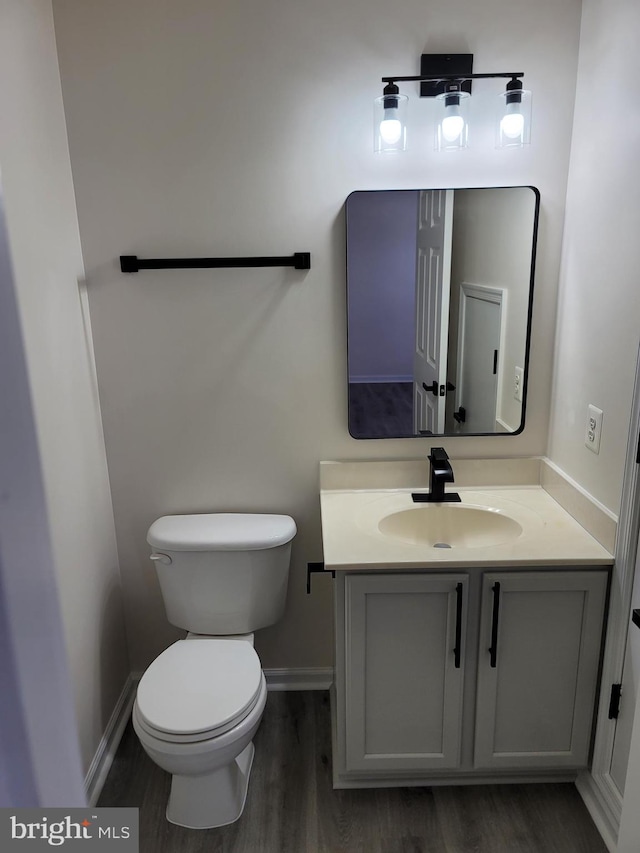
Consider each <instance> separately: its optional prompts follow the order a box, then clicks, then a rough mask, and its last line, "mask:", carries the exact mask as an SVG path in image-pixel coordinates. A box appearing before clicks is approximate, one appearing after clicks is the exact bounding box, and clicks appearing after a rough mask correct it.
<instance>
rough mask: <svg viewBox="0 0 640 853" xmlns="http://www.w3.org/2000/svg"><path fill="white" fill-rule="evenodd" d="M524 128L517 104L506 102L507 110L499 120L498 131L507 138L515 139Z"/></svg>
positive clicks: (522, 117)
mask: <svg viewBox="0 0 640 853" xmlns="http://www.w3.org/2000/svg"><path fill="white" fill-rule="evenodd" d="M523 129H524V116H523V115H522V113H521V112H520V111H519V110H518V105H517V104H508V106H507V112H506V114H505V115H504V116H503V117H502V119H501V120H500V132H501V133H504V135H505V136H506V137H508V138H509V139H517V138H518V137H519V136H521V135H522V131H523Z"/></svg>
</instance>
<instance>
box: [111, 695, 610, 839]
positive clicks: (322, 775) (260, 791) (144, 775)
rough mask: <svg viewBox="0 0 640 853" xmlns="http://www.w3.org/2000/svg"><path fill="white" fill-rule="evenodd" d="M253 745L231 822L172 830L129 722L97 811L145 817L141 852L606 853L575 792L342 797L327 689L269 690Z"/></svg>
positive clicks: (478, 790) (164, 780) (522, 788)
mask: <svg viewBox="0 0 640 853" xmlns="http://www.w3.org/2000/svg"><path fill="white" fill-rule="evenodd" d="M255 746H256V758H255V762H254V765H253V772H252V776H251V782H250V785H249V796H248V801H247V805H246V807H245V811H244V814H243V815H242V817H241V818H240V820H239V821H238V822H237V823H235V824H232V825H231V826H227V827H223V828H221V829H212V830H189V829H182V828H181V827H177V826H173V825H172V824H169V823H167V821H166V820H165V816H164V812H165V806H166V802H167V798H168V795H169V782H170V777H169V775H168V774H166V773H164V771H162V770H160V769H159V768H158V767H156V766H155V765H154V764H153V763H152V762H151V760H150V759H149V758H147V756H146V754H145V753H144V752H143V751H142V748H141V747H140V745H139V743H138V740H137V738H136V735H135V733H134V731H133V729H132V727H131V724H129V726H128V728H127V731H126V733H125V736H124V738H123V740H122V742H121V745H120V748H119V749H118V752H117V755H116V758H115V761H114V763H113V766H112V768H111V771H110V773H109V776H108V778H107V781H106V784H105V786H104V789H103V792H102V796H101V798H100V801H99V803H98V805H99V806H105V807H107V806H137V807H138V808H139V809H140V851H141V853H205V851H206V853H606V847H605V845H604V843H603V842H602V840H601V838H600V836H599V834H598V832H597V830H596V828H595V826H594V825H593V823H592V821H591V819H590V817H589V815H588V813H587V810H586V808H585V807H584V804H583V803H582V800H581V799H580V796H579V795H578V793H577V791H576V789H575V787H574V786H573V785H571V784H567V785H560V784H556V785H501V786H498V785H492V786H481V785H479V786H473V787H446V788H438V787H436V788H386V789H382V788H377V789H368V790H348V791H334V790H333V788H332V786H331V734H330V718H329V696H328V693H324V692H319V691H316V692H305V693H294V692H285V693H270V694H269V698H268V701H267V707H266V710H265V714H264V717H263V721H262V724H261V726H260V730H259V731H258V734H257V736H256V738H255Z"/></svg>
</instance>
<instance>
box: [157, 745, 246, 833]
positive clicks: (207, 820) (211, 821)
mask: <svg viewBox="0 0 640 853" xmlns="http://www.w3.org/2000/svg"><path fill="white" fill-rule="evenodd" d="M254 752H255V749H254V747H253V742H251V743H249V745H248V746H246V747H245V748H244V749H243V750H242V752H241V753H240V755H239V756H238V757H237V758H236V759H235V761H232V762H231V764H227V765H225V766H224V767H220V768H219V769H218V770H215V771H214V772H213V773H207V774H205V775H204V776H179V775H177V774H174V775H173V776H172V777H171V794H170V795H169V802H168V804H167V820H168V821H169V822H170V823H175V824H177V825H178V826H184V827H186V828H187V829H214V828H215V827H217V826H226V825H227V824H229V823H234V821H236V820H238V818H239V817H240V815H241V814H242V812H243V811H244V804H245V802H246V799H247V790H248V788H249V776H250V774H251V765H252V764H253V755H254Z"/></svg>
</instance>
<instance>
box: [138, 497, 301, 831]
mask: <svg viewBox="0 0 640 853" xmlns="http://www.w3.org/2000/svg"><path fill="white" fill-rule="evenodd" d="M295 534H296V525H295V522H294V520H293V519H292V518H290V517H289V516H286V515H266V514H264V515H262V514H244V513H210V514H202V515H179V516H164V517H163V518H159V519H158V520H157V521H155V522H154V523H153V524H152V525H151V527H150V528H149V532H148V534H147V541H148V542H149V544H150V545H151V546H152V548H153V549H154V550H153V553H152V554H151V555H150V557H151V559H152V560H153V561H154V565H155V567H156V570H157V573H158V580H159V582H160V589H161V592H162V596H163V600H164V603H165V609H166V611H167V616H168V619H169V621H170V622H171V623H172V624H174V625H176V626H178V627H180V628H183V629H186V630H187V631H188V632H189V634H188V635H187V638H186V639H184V640H178V641H177V642H175V643H174V644H173V645H171V646H169V648H168V649H165V651H163V652H162V653H161V654H160V655H159V656H158V657H157V658H156V659H155V660H154V661H153V663H152V664H151V665H150V666H149V668H148V669H147V670H146V671H145V672H144V674H143V676H142V678H141V679H140V684H139V685H138V691H137V696H136V700H135V704H134V708H133V726H134V729H135V732H136V734H137V736H138V738H139V740H140V743H141V745H142V747H143V749H144V750H145V752H146V753H147V755H149V757H150V758H151V759H152V760H153V761H154V762H155V763H156V764H157V765H158V766H159V767H161V768H162V769H163V770H166V771H167V772H168V773H171V774H172V780H171V794H170V796H169V802H168V804H167V812H166V815H167V820H169V821H170V822H171V823H175V824H178V825H180V826H185V827H188V828H190V829H211V828H214V827H217V826H224V825H226V824H229V823H233V822H234V821H236V820H237V819H238V818H239V817H240V815H241V814H242V811H243V809H244V805H245V801H246V797H247V790H248V786H249V776H250V773H251V765H252V762H253V755H254V746H253V742H252V741H253V737H254V735H255V733H256V731H257V729H258V726H259V725H260V720H261V717H262V713H263V711H264V707H265V704H266V701H267V686H266V681H265V678H264V675H263V673H262V668H261V664H260V659H259V657H258V655H257V653H256V651H255V649H254V648H253V633H251V632H253V631H254V630H258V629H260V628H263V627H266V626H267V625H272V624H273V623H274V622H276V621H277V620H278V619H279V618H280V616H281V615H282V612H283V610H284V605H285V600H286V591H287V579H288V575H289V561H290V554H291V541H292V539H293V538H294V536H295Z"/></svg>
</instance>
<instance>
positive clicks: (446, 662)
mask: <svg viewBox="0 0 640 853" xmlns="http://www.w3.org/2000/svg"><path fill="white" fill-rule="evenodd" d="M345 592H346V600H345V605H346V606H345V636H346V638H347V644H346V646H347V647H346V655H345V684H346V690H345V699H346V769H347V770H377V771H380V770H388V771H394V770H399V771H405V772H406V771H415V770H420V769H425V770H426V769H433V770H436V769H438V770H441V769H452V768H455V767H457V766H458V765H459V761H460V736H461V721H462V713H461V712H462V685H463V672H464V657H465V656H464V644H465V623H466V613H467V576H466V575H463V574H450V575H400V574H393V575H377V576H376V575H373V576H372V575H366V576H365V575H362V576H357V575H351V576H349V577H347V578H346V590H345ZM456 647H457V652H456Z"/></svg>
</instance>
